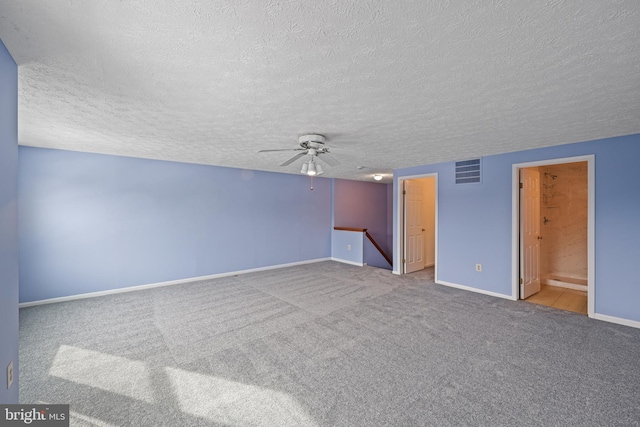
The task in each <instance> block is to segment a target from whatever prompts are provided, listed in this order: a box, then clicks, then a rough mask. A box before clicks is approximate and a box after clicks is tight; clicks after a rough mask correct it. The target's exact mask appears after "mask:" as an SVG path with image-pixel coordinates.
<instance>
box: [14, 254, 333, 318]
mask: <svg viewBox="0 0 640 427" xmlns="http://www.w3.org/2000/svg"><path fill="white" fill-rule="evenodd" d="M330 260H332V258H316V259H312V260H307V261H298V262H290V263H287V264H277V265H270V266H267V267H258V268H250V269H248V270H240V271H230V272H227V273H218V274H210V275H207V276H199V277H189V278H187V279H178V280H169V281H167V282H159V283H150V284H148V285H138V286H130V287H127V288H117V289H109V290H107V291H99V292H88V293H86V294H77V295H70V296H67V297H58V298H48V299H43V300H38V301H29V302H23V303H20V304H19V305H18V307H19V308H24V307H33V306H35V305H43V304H53V303H56V302H65V301H74V300H78V299H85V298H95V297H101V296H105V295H113V294H121V293H124V292H134V291H141V290H143V289H151V288H160V287H163V286H171V285H179V284H182V283H190V282H198V281H200V280H209V279H218V278H221V277H228V276H237V275H238V274H247V273H255V272H258V271H266V270H275V269H278V268H286V267H294V266H296V265H304V264H313V263H316V262H322V261H330Z"/></svg>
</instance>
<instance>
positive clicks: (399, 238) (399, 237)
mask: <svg viewBox="0 0 640 427" xmlns="http://www.w3.org/2000/svg"><path fill="white" fill-rule="evenodd" d="M421 178H433V179H434V180H435V183H434V185H435V192H434V193H435V194H434V210H435V215H434V228H435V229H434V240H435V244H434V245H435V248H434V254H433V268H434V281H435V282H437V281H438V173H437V172H435V173H425V174H421V175H408V176H403V177H399V178H398V187H397V188H398V194H397V195H396V201H397V209H396V218H398V221H397V229H396V233H395V234H396V238H395V241H396V244H397V248H398V251H397V252H398V255H397V256H394V260H395V261H397V262H398V264H397V266H398V267H397V268H396V269H394V270H393V273H394V274H406V273H405V263H404V262H403V259H404V233H405V226H404V194H403V191H404V182H405V181H409V180H415V179H421Z"/></svg>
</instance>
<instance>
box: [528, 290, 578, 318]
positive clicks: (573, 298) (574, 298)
mask: <svg viewBox="0 0 640 427" xmlns="http://www.w3.org/2000/svg"><path fill="white" fill-rule="evenodd" d="M525 301H527V302H532V303H534V304H540V305H546V306H548V307H554V308H558V309H561V310H567V311H572V312H574V313H582V314H587V293H586V292H584V291H578V290H575V289H566V288H560V287H557V286H547V285H542V287H541V289H540V292H538V293H537V294H534V295H531V296H530V297H529V298H527V299H526V300H525Z"/></svg>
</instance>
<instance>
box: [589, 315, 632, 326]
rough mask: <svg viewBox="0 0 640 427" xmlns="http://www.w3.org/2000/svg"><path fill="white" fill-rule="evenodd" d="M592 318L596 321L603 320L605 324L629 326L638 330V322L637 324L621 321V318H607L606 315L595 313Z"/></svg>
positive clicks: (626, 320)
mask: <svg viewBox="0 0 640 427" xmlns="http://www.w3.org/2000/svg"><path fill="white" fill-rule="evenodd" d="M593 318H594V319H597V320H604V321H605V322H610V323H617V324H618V325H624V326H631V327H632V328H638V329H640V322H638V321H637V320H629V319H623V318H622V317H615V316H607V315H606V314H598V313H595V314H594V315H593Z"/></svg>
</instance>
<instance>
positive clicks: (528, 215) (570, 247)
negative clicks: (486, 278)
mask: <svg viewBox="0 0 640 427" xmlns="http://www.w3.org/2000/svg"><path fill="white" fill-rule="evenodd" d="M591 161H592V159H591ZM519 166H520V167H518V170H517V173H518V207H519V208H518V218H519V220H518V228H519V230H518V261H519V263H518V264H519V265H518V272H519V274H518V282H519V283H518V285H519V286H518V293H517V295H518V298H519V299H524V300H526V301H528V302H532V303H536V304H542V305H546V306H550V307H555V308H559V309H563V310H568V311H573V312H577V313H581V314H589V315H592V313H593V304H594V303H593V297H594V295H593V285H594V284H593V280H592V275H591V274H590V273H591V271H592V270H593V253H592V250H590V248H591V245H592V240H593V223H592V218H593V212H592V207H591V203H592V200H593V194H592V191H593V187H592V185H593V182H592V181H593V180H592V178H593V177H592V174H590V170H591V168H592V164H591V162H590V159H589V158H587V159H584V158H578V159H562V160H560V159H559V160H557V161H549V162H539V163H536V164H530V165H519ZM590 279H591V280H590Z"/></svg>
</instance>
